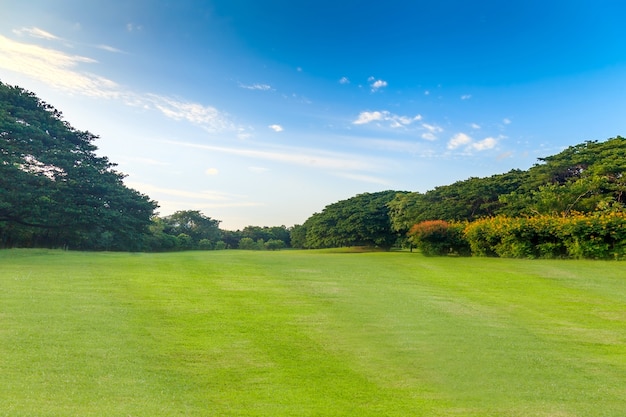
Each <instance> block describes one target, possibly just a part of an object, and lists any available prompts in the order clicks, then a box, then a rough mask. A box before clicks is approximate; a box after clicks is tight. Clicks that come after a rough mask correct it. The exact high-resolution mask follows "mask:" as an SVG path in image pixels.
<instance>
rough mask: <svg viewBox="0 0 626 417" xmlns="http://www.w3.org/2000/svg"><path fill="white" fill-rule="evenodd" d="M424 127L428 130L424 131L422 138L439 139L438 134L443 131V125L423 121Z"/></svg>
mask: <svg viewBox="0 0 626 417" xmlns="http://www.w3.org/2000/svg"><path fill="white" fill-rule="evenodd" d="M422 128H423V129H425V130H426V132H424V133H422V139H425V140H429V141H434V140H437V139H438V136H437V134H439V133H441V132H443V129H442V128H441V127H439V126H437V125H434V124H429V123H422Z"/></svg>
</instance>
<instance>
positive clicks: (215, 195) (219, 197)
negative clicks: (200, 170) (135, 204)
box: [125, 181, 237, 201]
mask: <svg viewBox="0 0 626 417" xmlns="http://www.w3.org/2000/svg"><path fill="white" fill-rule="evenodd" d="M125 184H126V185H127V186H129V187H131V188H134V189H136V190H139V191H141V192H143V193H148V194H155V193H158V194H165V195H169V196H174V197H183V198H191V199H194V200H209V201H228V200H231V199H232V198H234V197H237V196H236V195H234V194H228V193H224V192H221V191H210V190H209V191H188V190H184V189H178V188H163V187H158V186H156V185H152V184H146V183H141V182H133V181H126V182H125Z"/></svg>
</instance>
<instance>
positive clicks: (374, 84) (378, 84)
mask: <svg viewBox="0 0 626 417" xmlns="http://www.w3.org/2000/svg"><path fill="white" fill-rule="evenodd" d="M368 81H369V82H370V88H371V89H372V92H373V93H375V92H376V91H378V90H380V89H381V88H384V87H387V81H384V80H376V79H374V77H370V78H369V79H368Z"/></svg>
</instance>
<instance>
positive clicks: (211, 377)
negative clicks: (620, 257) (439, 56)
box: [0, 251, 626, 417]
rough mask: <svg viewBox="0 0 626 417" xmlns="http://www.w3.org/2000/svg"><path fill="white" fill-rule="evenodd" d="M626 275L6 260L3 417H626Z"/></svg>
mask: <svg viewBox="0 0 626 417" xmlns="http://www.w3.org/2000/svg"><path fill="white" fill-rule="evenodd" d="M624 268H625V265H624V264H622V263H615V262H591V261H523V260H507V259H480V258H471V259H462V258H458V259H454V258H423V257H421V256H420V255H417V254H409V253H362V254H341V253H324V252H319V251H302V252H300V251H284V252H276V253H268V252H242V251H221V252H188V253H176V254H139V255H130V254H113V253H105V254H86V253H63V252H48V251H1V252H0V375H2V377H1V378H2V389H0V416H12V417H13V416H67V415H81V416H157V415H158V416H208V415H225V416H228V415H230V416H278V415H285V416H293V415H298V416H314V415H315V416H340V415H341V416H346V415H354V416H382V415H385V416H407V415H416V416H419V415H423V416H558V417H566V416H581V417H582V416H585V417H586V416H624V415H626V274H625V273H624Z"/></svg>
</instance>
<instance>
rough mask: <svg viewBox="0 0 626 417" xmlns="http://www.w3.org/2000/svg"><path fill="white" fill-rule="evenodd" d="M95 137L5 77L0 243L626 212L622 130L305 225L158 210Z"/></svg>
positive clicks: (200, 239) (283, 235)
mask: <svg viewBox="0 0 626 417" xmlns="http://www.w3.org/2000/svg"><path fill="white" fill-rule="evenodd" d="M97 138H98V137H97V136H96V135H94V134H92V133H90V132H88V131H79V130H76V129H74V128H73V127H72V126H71V125H70V124H69V123H68V122H66V121H65V120H64V119H63V117H62V114H61V113H60V112H59V111H57V110H56V109H54V108H53V107H52V106H51V105H49V104H47V103H45V102H43V101H41V100H40V99H38V98H37V97H36V96H35V95H34V94H33V93H30V92H28V91H25V90H23V89H21V88H19V87H15V86H9V85H5V84H3V83H1V82H0V247H3V248H6V247H51V248H59V247H65V248H70V249H81V250H130V251H171V250H189V249H204V250H219V249H228V248H239V249H250V250H277V249H282V248H289V247H293V248H310V249H316V248H329V247H340V246H367V247H376V248H381V249H385V250H388V249H390V248H392V247H402V246H405V247H412V246H415V245H417V246H419V245H422V248H426V247H427V246H428V245H427V244H426V243H425V242H426V240H425V239H424V236H426V235H425V234H424V233H425V232H424V231H429V230H430V231H431V232H432V231H433V230H434V231H436V230H439V232H440V231H441V230H440V229H441V227H440V226H441V225H442V223H436V222H444V223H445V224H446V225H447V226H446V228H445V229H446V233H447V235H446V236H452V235H450V233H453V232H454V231H455V230H456V231H458V230H460V227H461V226H460V224H466V223H472V222H478V221H483V222H484V221H485V219H493V218H499V219H503V218H507V219H527V218H536V217H541V216H543V217H546V216H548V217H554V218H574V217H576V216H581V215H582V216H591V215H594V216H598V215H600V214H603V213H604V214H606V213H623V212H624V203H625V199H626V178H625V177H624V172H625V171H626V139H624V138H622V137H621V136H617V137H615V138H611V139H608V140H606V141H602V142H598V141H586V142H584V143H581V144H578V145H575V146H570V147H569V148H567V149H565V150H563V151H562V152H560V153H558V154H556V155H553V156H549V157H545V158H540V159H539V160H538V162H537V163H536V164H535V165H534V166H533V167H531V168H530V169H528V170H511V171H509V172H507V173H504V174H497V175H493V176H490V177H484V178H475V177H473V178H469V179H467V180H463V181H458V182H455V183H453V184H450V185H443V186H439V187H436V188H434V189H432V190H429V191H426V192H424V193H421V192H409V191H395V190H387V191H381V192H377V193H363V194H359V195H356V196H354V197H351V198H348V199H346V200H342V201H338V202H336V203H333V204H330V205H328V206H326V207H325V208H324V209H323V210H322V211H321V212H319V213H314V214H313V215H312V216H310V217H309V218H308V219H307V220H306V221H305V222H304V223H303V224H301V225H294V226H293V227H290V228H287V227H285V226H279V227H259V226H248V227H246V228H244V229H243V230H237V231H228V230H222V229H221V228H220V227H219V224H220V221H219V220H216V219H212V218H210V217H208V216H206V215H204V214H203V213H201V212H199V211H194V210H184V211H179V212H176V213H174V214H172V215H169V216H163V217H160V216H158V215H157V214H156V209H157V208H158V203H157V202H156V201H153V200H151V199H150V198H149V197H148V196H146V195H143V194H141V193H139V192H138V191H136V190H133V189H130V188H128V187H126V186H125V185H124V183H123V179H124V175H123V174H122V173H120V172H118V171H116V170H115V166H116V165H115V164H114V163H112V162H111V161H109V160H108V158H106V157H100V156H97V155H96V150H97V148H96V146H95V145H94V141H95V140H96V139H97ZM428 222H431V223H428ZM432 222H435V223H432ZM505 223H506V222H505ZM509 223H510V224H513V223H514V222H509ZM420 224H421V225H422V227H421V228H420V227H417V228H416V225H420ZM437 224H438V225H439V226H437ZM476 224H482V223H476ZM538 224H539V223H538ZM607 224H608V223H607ZM438 227H439V229H438ZM485 227H486V226H485ZM533 227H534V226H533ZM581 227H582V226H581ZM592 229H593V227H592V228H591V229H590V230H592ZM562 230H565V232H562V233H565V234H566V233H568V232H566V231H567V230H569V229H567V228H565V229H562ZM439 232H437V233H439ZM455 233H456V232H455ZM511 233H512V232H511ZM596 235H597V234H596ZM433 236H435V235H433ZM563 236H565V235H563ZM594 236H595V235H594ZM431 237H432V236H431ZM457 237H458V236H457ZM564 239H565V238H564ZM505 240H506V239H505ZM570 240H571V239H570ZM529 242H530V243H528V242H527V244H529V245H532V240H531V241H529ZM544 243H550V242H544ZM447 244H450V242H448V243H447ZM466 244H467V245H466V249H467V248H469V247H470V246H471V245H469V243H467V242H466ZM548 246H549V245H548ZM548 246H545V247H548ZM501 247H503V246H501ZM559 250H561V252H563V250H564V249H563V246H561V247H560V249H559ZM426 251H428V249H426ZM490 251H491V252H489V253H497V251H496V250H495V249H493V248H492V249H490ZM504 252H506V251H504ZM504 252H503V253H504ZM522 253H523V251H522Z"/></svg>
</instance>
